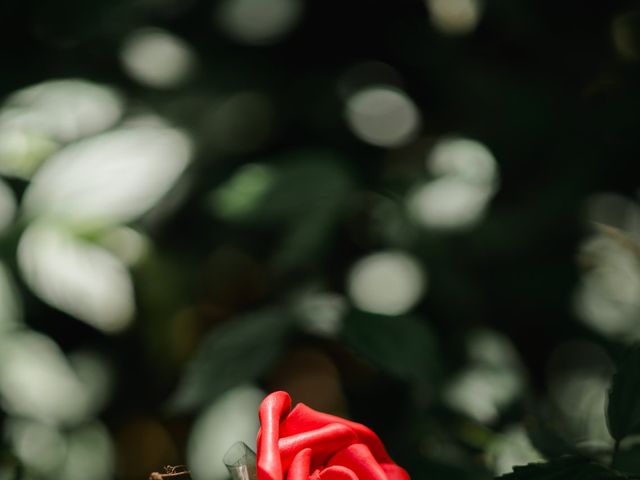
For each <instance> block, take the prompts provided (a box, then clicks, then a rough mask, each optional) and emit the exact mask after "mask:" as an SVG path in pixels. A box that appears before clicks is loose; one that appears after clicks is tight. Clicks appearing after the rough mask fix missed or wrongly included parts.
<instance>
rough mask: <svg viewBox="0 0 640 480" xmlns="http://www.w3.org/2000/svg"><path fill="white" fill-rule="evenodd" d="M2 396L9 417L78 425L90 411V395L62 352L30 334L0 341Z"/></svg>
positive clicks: (0, 393) (21, 334)
mask: <svg viewBox="0 0 640 480" xmlns="http://www.w3.org/2000/svg"><path fill="white" fill-rule="evenodd" d="M0 396H1V397H2V401H3V407H4V409H5V410H6V411H7V412H8V413H10V414H13V415H23V416H25V417H28V418H32V419H36V420H39V421H42V422H45V423H52V424H60V425H68V424H75V423H77V422H78V421H81V420H83V419H85V418H86V417H87V415H88V414H89V413H90V410H91V409H90V407H91V405H90V402H89V398H88V396H87V393H86V391H85V389H84V387H83V385H82V383H81V382H80V380H79V378H78V376H77V375H76V374H75V372H74V371H73V370H72V368H71V366H70V365H69V363H68V362H67V359H66V358H65V357H64V355H63V353H62V351H61V350H60V348H59V347H58V346H57V345H56V344H55V343H54V342H53V341H52V340H51V339H49V338H48V337H45V336H44V335H40V334H38V333H35V332H30V331H18V332H14V333H11V334H10V335H4V336H3V337H2V338H1V339H0Z"/></svg>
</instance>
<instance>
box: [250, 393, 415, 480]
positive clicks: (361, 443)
mask: <svg viewBox="0 0 640 480" xmlns="http://www.w3.org/2000/svg"><path fill="white" fill-rule="evenodd" d="M259 415H260V425H261V427H260V431H259V432H258V454H257V455H258V458H257V464H258V480H410V477H409V475H408V474H407V472H406V471H405V470H404V469H403V468H402V467H400V466H398V465H396V464H395V463H394V461H393V460H391V457H389V454H388V453H387V451H386V450H385V448H384V445H383V444H382V442H381V441H380V438H378V436H377V435H376V434H375V433H374V432H373V431H372V430H370V429H369V428H367V427H365V426H364V425H361V424H359V423H356V422H351V421H349V420H346V419H344V418H340V417H336V416H334V415H329V414H327V413H321V412H317V411H315V410H313V409H311V408H309V407H307V406H306V405H304V404H303V403H299V404H297V405H296V406H295V407H294V408H293V410H292V409H291V397H290V396H289V394H288V393H286V392H274V393H272V394H270V395H268V396H267V397H266V398H265V399H264V400H263V401H262V404H261V405H260V411H259Z"/></svg>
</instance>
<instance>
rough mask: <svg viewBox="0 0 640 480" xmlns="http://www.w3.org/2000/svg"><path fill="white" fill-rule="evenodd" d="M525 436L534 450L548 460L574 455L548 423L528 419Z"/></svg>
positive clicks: (566, 442) (531, 418) (536, 418)
mask: <svg viewBox="0 0 640 480" xmlns="http://www.w3.org/2000/svg"><path fill="white" fill-rule="evenodd" d="M525 428H526V432H527V436H528V437H529V440H530V441H531V444H532V445H533V446H534V448H535V449H536V450H538V451H539V452H540V453H541V454H542V455H544V456H545V457H546V458H548V459H553V458H558V457H561V456H563V455H567V454H575V453H576V452H575V448H574V447H573V446H572V445H571V444H570V443H569V442H568V441H567V440H565V439H564V438H562V436H561V435H560V434H559V433H558V432H557V431H556V429H555V428H554V427H553V426H552V425H550V424H549V423H548V422H545V421H544V420H542V419H540V418H538V417H535V416H534V417H530V418H528V419H527V421H526V422H525Z"/></svg>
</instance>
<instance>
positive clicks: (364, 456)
mask: <svg viewBox="0 0 640 480" xmlns="http://www.w3.org/2000/svg"><path fill="white" fill-rule="evenodd" d="M333 465H341V466H343V467H347V468H348V469H349V470H351V471H353V473H355V474H356V475H357V477H358V479H359V480H387V475H386V474H385V473H384V470H383V469H382V467H381V466H380V465H379V464H378V462H376V460H375V458H373V455H372V454H371V451H370V450H369V448H368V447H367V446H366V445H365V444H363V443H354V444H353V445H349V446H348V447H346V448H343V449H342V450H340V451H339V452H338V453H336V454H335V455H334V456H333V457H331V460H329V466H333Z"/></svg>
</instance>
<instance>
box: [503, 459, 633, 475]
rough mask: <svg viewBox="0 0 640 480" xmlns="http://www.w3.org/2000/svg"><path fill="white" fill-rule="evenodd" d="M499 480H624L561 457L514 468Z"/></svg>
mask: <svg viewBox="0 0 640 480" xmlns="http://www.w3.org/2000/svg"><path fill="white" fill-rule="evenodd" d="M498 478H499V479H501V480H614V479H624V478H628V477H625V476H624V475H623V474H621V473H620V472H617V471H615V470H611V469H609V468H607V467H605V466H603V465H599V464H597V463H593V462H589V461H588V460H586V459H584V458H581V457H563V458H559V459H557V460H553V461H551V462H548V463H532V464H529V465H525V466H522V467H515V468H514V469H513V472H512V473H508V474H506V475H502V476H501V477H498Z"/></svg>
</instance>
